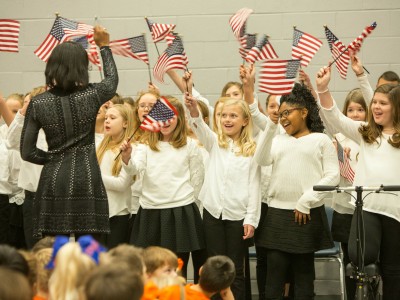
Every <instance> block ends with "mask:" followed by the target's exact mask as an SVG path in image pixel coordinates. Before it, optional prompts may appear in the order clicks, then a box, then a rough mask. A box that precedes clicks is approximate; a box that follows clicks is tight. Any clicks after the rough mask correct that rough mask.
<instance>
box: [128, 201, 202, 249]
mask: <svg viewBox="0 0 400 300" xmlns="http://www.w3.org/2000/svg"><path fill="white" fill-rule="evenodd" d="M130 243H131V244H133V245H135V246H138V247H143V248H145V247H148V246H160V247H164V248H167V249H170V250H171V251H174V252H175V253H182V252H192V251H195V250H200V249H203V248H205V242H204V232H203V224H202V220H201V215H200V211H199V208H198V207H197V205H196V204H195V203H192V204H189V205H185V206H180V207H174V208H164V209H143V208H141V207H140V208H139V211H138V213H137V215H136V218H135V222H134V224H133V229H132V233H131V238H130Z"/></svg>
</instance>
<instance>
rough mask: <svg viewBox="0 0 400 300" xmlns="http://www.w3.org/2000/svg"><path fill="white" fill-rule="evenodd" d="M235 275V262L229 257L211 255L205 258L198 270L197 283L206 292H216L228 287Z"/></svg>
mask: <svg viewBox="0 0 400 300" xmlns="http://www.w3.org/2000/svg"><path fill="white" fill-rule="evenodd" d="M235 276H236V271H235V264H234V263H233V261H232V260H231V259H230V258H229V257H227V256H224V255H217V256H212V257H209V258H208V259H207V261H206V262H205V263H204V265H203V266H202V268H201V270H200V279H199V285H200V287H201V289H202V290H204V291H206V292H208V293H218V292H219V291H221V290H224V289H226V288H228V287H229V286H230V285H231V284H232V282H233V280H234V279H235Z"/></svg>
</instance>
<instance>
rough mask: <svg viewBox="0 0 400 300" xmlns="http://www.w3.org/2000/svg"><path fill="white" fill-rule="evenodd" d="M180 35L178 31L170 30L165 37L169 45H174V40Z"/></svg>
mask: <svg viewBox="0 0 400 300" xmlns="http://www.w3.org/2000/svg"><path fill="white" fill-rule="evenodd" d="M177 36H178V34H177V33H175V32H173V31H170V32H169V33H168V34H167V36H166V37H165V41H166V42H167V45H168V46H171V45H172V42H173V41H174V39H175V38H176V37H177Z"/></svg>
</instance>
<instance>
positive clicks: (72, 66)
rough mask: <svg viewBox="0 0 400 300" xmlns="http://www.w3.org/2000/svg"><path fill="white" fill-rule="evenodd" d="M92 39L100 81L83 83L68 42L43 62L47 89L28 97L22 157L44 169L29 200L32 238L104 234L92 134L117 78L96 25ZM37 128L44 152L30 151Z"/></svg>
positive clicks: (76, 50) (81, 57) (83, 62)
mask: <svg viewBox="0 0 400 300" xmlns="http://www.w3.org/2000/svg"><path fill="white" fill-rule="evenodd" d="M94 39H95V42H96V44H97V46H99V47H100V53H101V56H102V59H103V65H104V75H105V78H104V80H103V81H102V82H100V83H97V84H88V58H87V53H86V51H85V50H84V49H83V47H82V46H81V45H79V44H76V43H74V42H66V43H62V44H60V45H58V46H57V47H56V48H55V49H54V50H53V52H52V54H51V56H50V58H49V61H48V62H47V66H46V71H45V75H46V83H47V85H48V87H49V90H48V91H47V92H45V93H42V94H40V95H38V96H36V97H34V98H33V99H32V100H31V102H30V103H29V106H28V109H27V112H26V116H25V122H24V127H23V129H22V138H21V156H22V159H24V160H26V161H29V162H32V163H35V164H39V165H44V167H43V170H42V173H41V176H40V180H39V185H38V188H37V191H36V194H35V198H34V200H33V209H32V211H33V213H32V214H33V235H34V236H35V237H40V236H42V235H43V234H47V235H56V234H79V235H81V234H88V233H90V234H106V233H109V231H110V228H109V220H108V217H109V215H108V201H107V194H106V191H105V188H104V185H103V181H102V179H101V173H100V168H99V164H98V162H97V158H96V149H95V142H94V138H95V134H94V132H95V122H96V115H97V112H98V110H99V108H100V106H101V105H102V104H103V103H105V102H106V101H107V100H109V99H110V98H112V97H113V96H114V95H115V91H116V89H117V85H118V74H117V69H116V66H115V63H114V60H113V57H112V54H111V50H110V48H109V47H108V45H109V39H110V37H109V34H108V33H107V32H106V31H105V30H104V29H102V28H100V27H99V26H96V27H95V30H94ZM41 128H43V130H44V133H45V135H46V139H47V143H48V151H43V150H40V149H38V148H37V147H36V142H37V139H38V133H39V130H40V129H41ZM97 237H99V236H97Z"/></svg>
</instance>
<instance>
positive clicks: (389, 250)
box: [316, 67, 400, 300]
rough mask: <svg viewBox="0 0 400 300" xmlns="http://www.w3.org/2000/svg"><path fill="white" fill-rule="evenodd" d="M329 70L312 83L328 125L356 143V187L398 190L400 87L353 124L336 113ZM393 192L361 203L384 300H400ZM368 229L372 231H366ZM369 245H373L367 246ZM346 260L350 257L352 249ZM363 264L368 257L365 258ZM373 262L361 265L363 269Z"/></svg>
mask: <svg viewBox="0 0 400 300" xmlns="http://www.w3.org/2000/svg"><path fill="white" fill-rule="evenodd" d="M330 79H331V68H330V67H325V68H322V69H321V70H320V71H319V72H318V74H317V78H316V84H317V93H318V95H319V99H320V103H321V106H322V110H323V113H324V115H325V117H326V120H327V121H328V124H329V125H330V126H333V127H334V128H335V129H336V130H337V131H338V132H341V133H343V134H344V135H345V136H347V137H349V138H351V139H352V140H353V141H355V142H357V143H358V144H360V154H359V158H358V163H357V167H356V172H355V178H354V183H353V184H354V185H356V186H379V185H381V184H386V185H387V184H389V185H390V184H393V185H398V184H399V180H398V178H399V177H398V176H397V174H398V170H399V169H400V150H399V149H400V86H399V85H390V84H384V85H382V86H379V87H378V88H377V89H376V90H375V93H374V96H373V99H372V101H371V104H370V106H369V112H368V123H362V122H356V121H353V120H351V119H349V118H347V117H345V116H343V114H341V113H340V111H339V109H338V108H337V106H336V104H335V101H334V100H333V98H332V95H331V93H330V91H329V88H328V85H329V82H330ZM399 203H400V202H399V195H398V193H396V192H391V193H384V194H376V193H375V194H371V195H369V196H368V197H366V198H365V199H364V208H363V209H364V219H365V220H366V219H367V218H368V222H365V226H366V228H365V232H366V237H367V239H366V244H367V247H366V249H367V250H368V252H370V253H366V257H367V256H370V257H371V258H372V257H374V256H375V257H378V255H379V261H380V265H381V268H382V278H383V299H384V300H386V299H399V298H400V260H399V255H398V254H399V251H400V204H399ZM370 225H372V226H370ZM370 242H372V243H370ZM349 250H350V256H351V258H352V260H353V261H354V257H352V249H349ZM366 259H367V258H366ZM372 262H374V261H369V262H367V261H365V264H368V263H372Z"/></svg>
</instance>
